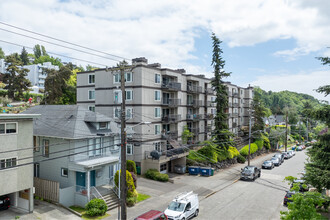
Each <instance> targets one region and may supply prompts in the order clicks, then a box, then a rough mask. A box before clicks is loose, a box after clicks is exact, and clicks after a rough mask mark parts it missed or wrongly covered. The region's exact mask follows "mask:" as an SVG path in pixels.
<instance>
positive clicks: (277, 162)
mask: <svg viewBox="0 0 330 220" xmlns="http://www.w3.org/2000/svg"><path fill="white" fill-rule="evenodd" d="M271 161H272V162H273V164H274V165H275V166H277V167H278V166H279V165H281V164H282V163H281V160H280V158H278V157H272V159H271Z"/></svg>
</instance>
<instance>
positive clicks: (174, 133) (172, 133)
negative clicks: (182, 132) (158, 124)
mask: <svg viewBox="0 0 330 220" xmlns="http://www.w3.org/2000/svg"><path fill="white" fill-rule="evenodd" d="M177 138H178V131H165V133H163V134H162V139H164V140H166V139H177Z"/></svg>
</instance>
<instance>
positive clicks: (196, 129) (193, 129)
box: [188, 128, 199, 135]
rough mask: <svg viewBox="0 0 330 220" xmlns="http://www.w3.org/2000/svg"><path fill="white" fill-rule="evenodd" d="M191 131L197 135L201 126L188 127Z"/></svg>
mask: <svg viewBox="0 0 330 220" xmlns="http://www.w3.org/2000/svg"><path fill="white" fill-rule="evenodd" d="M188 129H189V131H190V132H192V133H194V134H195V135H198V134H199V128H188Z"/></svg>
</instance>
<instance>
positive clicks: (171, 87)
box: [162, 82, 181, 91]
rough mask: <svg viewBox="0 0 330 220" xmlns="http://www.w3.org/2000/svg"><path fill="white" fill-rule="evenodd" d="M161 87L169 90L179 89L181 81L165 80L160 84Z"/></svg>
mask: <svg viewBox="0 0 330 220" xmlns="http://www.w3.org/2000/svg"><path fill="white" fill-rule="evenodd" d="M162 89H167V90H171V91H179V90H181V83H178V82H167V83H163V84H162Z"/></svg>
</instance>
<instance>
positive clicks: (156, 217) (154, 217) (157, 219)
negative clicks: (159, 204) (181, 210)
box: [134, 210, 167, 220]
mask: <svg viewBox="0 0 330 220" xmlns="http://www.w3.org/2000/svg"><path fill="white" fill-rule="evenodd" d="M134 220H167V216H166V215H165V214H164V212H161V211H157V210H150V211H149V212H146V213H143V214H142V215H140V216H139V217H136V218H135V219H134Z"/></svg>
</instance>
